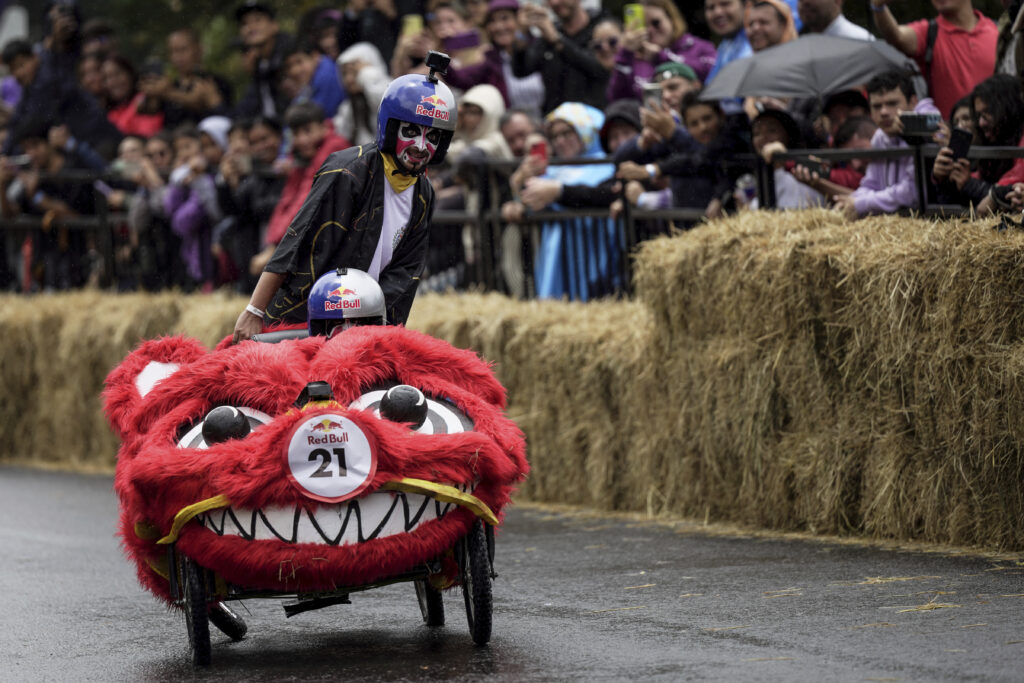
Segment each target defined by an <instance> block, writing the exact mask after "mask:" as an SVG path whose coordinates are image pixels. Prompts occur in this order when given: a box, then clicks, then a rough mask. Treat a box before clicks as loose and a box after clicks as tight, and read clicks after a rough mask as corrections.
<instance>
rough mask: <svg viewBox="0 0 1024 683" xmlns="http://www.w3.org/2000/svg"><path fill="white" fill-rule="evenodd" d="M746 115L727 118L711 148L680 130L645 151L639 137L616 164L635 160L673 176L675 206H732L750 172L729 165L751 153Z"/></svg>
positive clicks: (621, 150)
mask: <svg viewBox="0 0 1024 683" xmlns="http://www.w3.org/2000/svg"><path fill="white" fill-rule="evenodd" d="M745 121H746V116H745V115H743V114H740V115H737V116H730V117H727V118H726V120H725V122H724V123H723V125H722V129H721V131H720V132H719V134H718V136H717V137H716V138H715V139H714V140H712V141H711V142H710V143H709V144H708V145H707V146H704V145H702V144H700V143H699V142H697V141H696V140H694V139H693V137H692V136H691V135H690V134H689V133H688V132H686V130H685V129H684V128H682V127H678V126H677V127H676V129H675V131H674V132H673V134H672V137H671V138H670V139H669V140H667V141H666V142H664V143H661V144H658V145H655V146H653V147H651V148H650V149H648V150H646V151H643V150H640V149H639V148H638V147H637V141H638V140H639V137H637V138H633V139H632V140H629V141H627V142H625V143H623V145H622V147H620V148H619V149H618V150H617V151H616V153H615V156H614V160H615V163H616V164H618V163H620V162H623V161H627V160H628V161H634V162H636V163H638V164H650V163H657V164H658V168H659V170H660V172H661V174H662V175H666V176H668V177H669V181H670V184H671V187H672V204H673V206H676V207H681V208H694V209H703V208H706V207H707V205H708V203H709V202H710V201H711V200H712V199H716V198H717V199H720V200H722V203H723V204H726V203H728V200H729V198H730V197H731V195H732V188H733V186H734V183H735V180H736V178H737V177H738V176H739V175H741V174H742V173H744V172H749V171H748V169H744V168H742V167H737V166H735V165H733V166H729V165H727V162H728V161H729V160H730V159H731V158H732V157H733V156H735V155H736V154H742V153H745V152H749V151H750V142H749V139H748V134H747V133H746V126H745Z"/></svg>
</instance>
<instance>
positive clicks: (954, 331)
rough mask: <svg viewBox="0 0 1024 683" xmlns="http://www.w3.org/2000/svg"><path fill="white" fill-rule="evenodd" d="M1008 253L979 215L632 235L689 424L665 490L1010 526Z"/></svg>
mask: <svg viewBox="0 0 1024 683" xmlns="http://www.w3.org/2000/svg"><path fill="white" fill-rule="evenodd" d="M1022 255H1024V236H1022V235H1019V234H1001V233H996V232H994V231H992V230H991V229H990V227H989V226H988V225H987V224H985V223H976V224H961V223H952V222H940V223H930V222H927V221H920V220H910V219H902V218H895V217H884V218H875V219H869V220H865V221H859V222H857V223H854V224H847V223H845V222H843V221H841V220H840V219H839V218H838V216H836V215H835V214H831V213H829V212H809V213H804V214H776V215H771V216H769V215H765V214H750V215H747V216H745V217H742V218H740V219H737V220H734V221H730V222H719V223H714V224H710V225H706V226H702V227H701V228H698V229H697V230H695V231H693V232H691V233H690V234H688V235H687V236H686V237H685V238H679V239H670V240H660V241H658V242H653V243H650V244H647V245H645V246H644V248H643V249H642V250H641V253H640V255H639V258H638V267H637V269H636V272H637V273H638V279H637V283H638V299H639V300H640V301H642V302H646V303H648V304H649V305H650V306H651V308H652V309H653V311H654V313H653V315H654V319H655V321H656V325H655V340H654V345H655V347H656V355H657V356H658V357H659V358H660V359H662V360H663V362H664V363H665V364H666V373H667V374H669V375H670V376H672V377H673V378H679V380H680V382H681V385H680V390H679V391H680V393H681V395H680V396H678V398H677V399H676V400H677V401H678V403H679V416H678V417H677V420H678V421H679V422H680V424H682V423H686V424H687V425H688V429H689V430H692V431H689V432H688V433H687V432H683V431H682V430H676V431H675V432H674V435H675V437H676V438H677V439H679V440H680V441H681V443H680V444H679V447H678V448H677V449H676V450H675V452H677V453H679V456H678V458H677V460H676V462H675V464H674V467H675V468H676V472H677V473H678V478H674V477H673V476H665V477H664V479H662V480H660V481H662V482H663V483H662V484H660V486H661V487H662V489H661V490H658V491H657V492H656V493H655V498H656V499H658V500H660V501H662V502H663V505H662V508H661V509H664V510H668V511H672V512H676V513H683V514H687V515H694V514H699V513H702V512H703V513H705V514H710V515H711V516H712V517H714V518H717V519H729V520H732V521H739V522H744V523H749V524H756V525H760V526H769V527H774V528H785V529H810V530H813V531H817V532H825V533H844V532H857V533H866V534H869V535H873V536H892V537H899V538H925V539H928V540H933V541H944V542H954V543H979V544H983V545H988V546H997V547H1015V548H1017V547H1021V546H1022V545H1024V528H1021V526H1020V524H1019V523H1018V522H1019V520H1020V519H1022V518H1024V500H1022V493H1021V487H1020V483H1021V474H1022V472H1024V460H1022V458H1021V453H1020V447H1021V444H1024V441H1022V440H1021V438H1020V437H1021V436H1022V434H1021V431H1022V429H1021V428H1020V427H1017V426H1016V425H1015V423H1014V422H1015V421H1014V414H1015V413H1016V412H1017V411H1018V409H1020V408H1022V407H1024V404H1021V403H1019V401H1018V398H1019V396H1020V382H1019V380H1018V379H1017V378H1018V377H1019V375H1018V373H1017V369H1018V368H1019V367H1020V362H1021V361H1020V358H1019V354H1020V344H1019V343H1018V340H1019V339H1020V338H1021V332H1024V317H1022V316H1024V309H1021V308H1020V307H1019V306H1017V303H1018V300H1019V298H1020V296H1021V295H1020V294H1019V292H1021V291H1024V290H1022V289H1021V285H1024V282H1022V280H1024V271H1022V270H1021V268H1020V265H1021V261H1022V258H1024V256H1022ZM709 302H710V303H709ZM725 349H729V350H730V351H731V354H732V355H731V356H729V359H731V362H723V350H725ZM691 354H692V355H693V356H695V357H696V358H697V359H698V360H696V361H694V360H692V359H691V358H689V357H688V356H690V355H691ZM695 368H696V369H697V372H698V373H699V380H698V381H699V382H700V383H701V386H702V387H703V390H701V387H698V386H695V382H694V380H693V379H692V378H687V377H686V375H687V373H692V372H694V371H695ZM693 392H696V395H693ZM656 431H659V432H660V433H664V434H666V435H668V434H672V433H673V432H671V431H670V430H660V429H659V430H656ZM665 438H666V439H669V438H672V437H669V436H666V437H665ZM687 440H689V441H690V442H691V443H690V444H686V443H685V442H686V441H687ZM671 468H672V465H671V464H669V465H666V468H665V470H664V471H665V472H671V471H672V469H671ZM651 481H652V482H658V481H659V480H658V479H654V478H652V479H651ZM719 484H720V485H721V486H720V488H719V487H718V485H719ZM716 493H717V494H719V495H715V494H716ZM1009 520H1013V521H1009Z"/></svg>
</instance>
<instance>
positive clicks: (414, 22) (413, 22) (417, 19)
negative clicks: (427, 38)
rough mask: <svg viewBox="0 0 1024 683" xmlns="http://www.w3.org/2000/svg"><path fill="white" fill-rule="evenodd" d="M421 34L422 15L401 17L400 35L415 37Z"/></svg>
mask: <svg viewBox="0 0 1024 683" xmlns="http://www.w3.org/2000/svg"><path fill="white" fill-rule="evenodd" d="M422 32H423V15H422V14H406V15H405V16H403V17H402V35H403V36H417V35H419V34H420V33H422Z"/></svg>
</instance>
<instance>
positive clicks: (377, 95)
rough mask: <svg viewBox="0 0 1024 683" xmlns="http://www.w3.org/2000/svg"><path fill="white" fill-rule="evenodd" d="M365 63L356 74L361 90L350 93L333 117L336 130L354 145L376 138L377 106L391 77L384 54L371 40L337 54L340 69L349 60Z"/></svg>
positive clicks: (367, 142) (364, 143) (363, 143)
mask: <svg viewBox="0 0 1024 683" xmlns="http://www.w3.org/2000/svg"><path fill="white" fill-rule="evenodd" d="M356 60H361V61H363V62H365V63H366V66H364V67H363V68H362V69H361V70H360V71H359V75H358V76H357V77H356V78H357V80H358V81H359V85H361V86H362V88H363V91H362V92H361V93H348V96H347V97H346V98H345V101H344V102H342V103H341V106H340V107H338V114H337V116H335V117H334V130H336V131H337V132H338V135H341V136H342V137H344V138H345V139H347V140H349V141H350V142H351V143H352V144H353V145H366V144H369V143H371V142H374V141H375V140H376V139H377V107H379V106H380V101H381V98H383V97H384V91H385V90H387V89H388V84H389V83H391V79H390V78H389V77H388V68H387V66H386V65H385V64H384V58H383V57H381V56H380V50H378V49H377V48H376V47H374V45H373V44H372V43H356V44H355V45H353V46H352V47H350V48H348V49H347V50H345V51H344V52H342V53H341V56H339V57H338V70H339V71H340V70H341V67H342V66H343V65H345V64H348V63H349V62H354V61H356Z"/></svg>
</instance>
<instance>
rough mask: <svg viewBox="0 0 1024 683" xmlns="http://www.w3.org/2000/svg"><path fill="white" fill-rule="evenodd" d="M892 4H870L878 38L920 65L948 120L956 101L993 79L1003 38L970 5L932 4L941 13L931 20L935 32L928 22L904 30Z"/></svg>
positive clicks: (945, 0)
mask: <svg viewBox="0 0 1024 683" xmlns="http://www.w3.org/2000/svg"><path fill="white" fill-rule="evenodd" d="M889 2H890V0H871V9H872V11H873V12H874V18H875V25H876V26H877V27H878V32H879V33H880V34H881V36H882V38H883V39H884V40H885V41H886V42H888V43H889V44H890V45H892V46H893V47H895V48H896V49H898V50H900V51H901V52H903V53H904V54H905V55H907V56H908V57H912V58H914V59H915V60H916V61H917V64H918V66H919V67H920V69H921V73H922V74H924V76H925V80H926V81H927V82H928V92H929V93H931V95H932V97H934V98H935V105H936V106H937V107H938V108H939V111H941V112H942V115H943V116H944V117H947V118H948V117H949V114H950V113H951V112H952V109H953V104H954V103H955V102H956V101H957V100H959V99H960V98H961V97H963V96H964V95H966V94H967V93H969V92H970V91H971V90H972V89H973V88H974V86H976V85H977V84H978V83H981V82H982V81H983V80H985V79H986V78H988V77H989V76H991V75H992V74H993V73H995V66H996V43H997V41H998V38H999V31H998V29H997V28H996V25H995V23H994V22H993V21H992V20H991V19H989V18H988V17H986V16H984V15H983V14H982V13H981V12H979V11H978V10H976V9H974V7H973V5H972V4H971V0H932V5H933V6H934V7H935V9H936V10H937V11H938V13H939V16H938V17H937V18H935V19H934V20H932V21H934V22H935V23H934V28H931V27H932V23H931V22H930V21H929V20H927V19H920V20H918V21H915V22H912V23H910V24H900V23H898V22H897V21H896V18H895V17H894V16H893V14H892V12H891V11H889ZM930 33H931V34H932V35H934V39H933V40H929V34H930ZM929 57H930V58H931V61H930V62H929V60H928V58H929Z"/></svg>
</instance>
